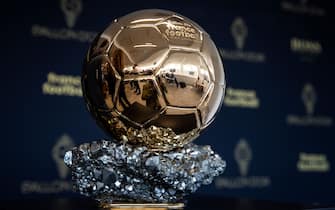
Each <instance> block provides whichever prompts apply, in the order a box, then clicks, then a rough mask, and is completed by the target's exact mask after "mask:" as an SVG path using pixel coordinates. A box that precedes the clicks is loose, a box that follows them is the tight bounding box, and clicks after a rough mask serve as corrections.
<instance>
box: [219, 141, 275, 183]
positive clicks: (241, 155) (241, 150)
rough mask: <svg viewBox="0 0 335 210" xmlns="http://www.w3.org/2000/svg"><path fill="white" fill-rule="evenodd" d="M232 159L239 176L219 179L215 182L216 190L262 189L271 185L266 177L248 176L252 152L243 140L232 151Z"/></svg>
mask: <svg viewBox="0 0 335 210" xmlns="http://www.w3.org/2000/svg"><path fill="white" fill-rule="evenodd" d="M234 158H235V161H236V164H237V167H238V169H239V173H240V176H237V177H224V176H223V177H219V178H217V179H216V181H215V186H216V187H217V188H228V189H240V188H263V187H268V186H270V185H271V179H270V177H268V176H250V175H248V173H249V167H250V165H251V162H252V159H253V151H252V149H251V147H250V145H249V143H248V142H247V141H246V140H245V139H240V141H239V142H238V143H237V144H236V147H235V149H234Z"/></svg>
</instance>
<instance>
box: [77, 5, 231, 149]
mask: <svg viewBox="0 0 335 210" xmlns="http://www.w3.org/2000/svg"><path fill="white" fill-rule="evenodd" d="M82 86H83V94H84V98H85V101H86V103H87V107H88V110H89V111H90V112H91V113H92V115H93V116H94V118H95V119H96V121H97V123H98V124H99V125H100V126H101V127H102V128H103V129H104V130H105V131H107V133H109V134H110V135H112V137H113V138H114V139H115V140H117V141H126V142H128V143H131V144H135V145H141V146H147V147H148V148H149V149H152V150H157V151H167V150H171V149H173V148H176V147H182V146H183V145H185V144H186V143H188V142H190V141H192V140H193V139H194V138H196V137H197V136H198V135H199V133H200V131H202V130H203V129H204V128H205V127H207V126H208V125H209V124H210V123H211V122H212V121H213V119H214V117H215V115H216V113H217V112H218V110H219V108H220V106H221V104H222V101H223V96H224V90H225V77H224V71H223V65H222V62H221V59H220V56H219V53H218V51H217V49H216V47H215V45H214V43H213V41H212V40H211V38H210V37H209V35H208V34H207V33H206V32H205V31H204V30H203V29H202V28H201V27H200V26H199V25H198V24H196V23H195V22H193V21H192V20H190V19H188V18H186V17H184V16H181V15H179V14H176V13H174V12H171V11H165V10H141V11H137V12H134V13H131V14H129V15H126V16H124V17H121V18H120V19H117V20H115V21H113V23H112V24H111V25H110V26H108V27H107V29H106V30H105V31H103V32H102V33H100V34H99V35H98V36H97V37H96V39H95V40H94V41H93V43H92V45H91V47H90V49H89V51H88V53H87V57H86V58H85V61H84V68H83V73H82Z"/></svg>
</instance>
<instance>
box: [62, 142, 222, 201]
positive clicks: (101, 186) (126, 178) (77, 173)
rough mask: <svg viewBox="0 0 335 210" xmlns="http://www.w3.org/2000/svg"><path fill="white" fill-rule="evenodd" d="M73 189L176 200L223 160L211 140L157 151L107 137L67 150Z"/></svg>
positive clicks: (112, 197) (98, 195)
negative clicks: (210, 144)
mask: <svg viewBox="0 0 335 210" xmlns="http://www.w3.org/2000/svg"><path fill="white" fill-rule="evenodd" d="M64 161H65V163H66V165H67V166H68V167H70V168H71V170H72V179H73V183H74V190H75V191H77V192H79V193H81V194H83V195H86V196H90V197H92V198H95V199H96V200H98V201H100V202H102V203H115V202H123V203H124V202H133V203H138V202H143V203H176V202H182V201H183V198H184V196H186V195H188V194H190V193H193V192H195V191H196V190H197V189H198V188H199V187H200V186H201V185H202V184H210V183H211V182H212V180H213V178H214V177H215V176H218V175H219V174H221V173H222V172H223V171H224V169H225V166H226V163H225V161H224V160H222V159H221V157H220V156H219V155H218V154H215V153H214V152H213V151H212V150H211V148H210V147H209V146H198V145H195V144H192V143H190V144H187V145H185V146H184V147H183V148H179V149H176V150H172V151H168V152H160V153H156V152H153V151H150V150H148V149H147V148H146V147H134V146H131V145H128V144H122V143H114V142H111V141H106V140H99V141H93V142H92V143H85V144H82V145H80V146H78V147H74V148H73V149H72V150H71V151H68V152H66V154H65V157H64Z"/></svg>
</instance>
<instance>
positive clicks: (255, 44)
mask: <svg viewBox="0 0 335 210" xmlns="http://www.w3.org/2000/svg"><path fill="white" fill-rule="evenodd" d="M2 7H3V9H4V12H3V13H2V15H4V16H3V17H2V20H3V24H2V28H3V29H2V30H3V31H2V32H1V34H2V35H1V36H2V39H1V41H2V45H4V46H5V47H4V48H2V52H1V58H2V62H3V64H2V65H1V66H2V69H1V79H0V81H1V82H0V84H1V90H2V94H1V95H2V97H1V102H2V103H1V110H2V119H3V120H2V130H1V133H2V138H1V145H2V147H1V148H2V151H1V153H0V155H1V161H2V167H1V174H0V186H1V192H0V193H1V198H16V197H20V196H29V197H30V196H40V195H44V194H47V195H50V194H59V193H69V191H70V190H71V184H70V182H69V178H70V176H69V175H70V174H69V171H68V170H67V168H66V167H65V166H64V165H63V162H62V155H63V153H64V151H65V150H66V149H68V148H70V147H72V146H73V145H77V144H80V143H82V142H88V141H92V140H94V139H98V138H105V137H106V136H105V134H104V133H103V132H102V131H101V130H100V129H99V128H98V127H97V125H96V124H95V122H94V120H93V119H92V118H91V116H90V114H89V113H88V112H87V111H86V109H85V105H84V102H83V99H82V97H81V92H80V91H81V89H80V84H79V81H80V77H79V75H80V72H81V65H82V60H83V57H84V55H85V53H86V50H87V49H88V46H89V43H90V41H91V39H92V37H94V35H95V34H96V33H97V32H99V31H101V30H103V29H104V28H105V27H106V26H107V25H108V24H109V23H110V22H111V21H112V20H113V19H114V18H116V17H119V16H123V15H125V14H127V13H129V12H132V11H135V10H139V9H145V8H160V9H168V10H172V11H175V12H178V13H180V14H182V15H184V16H187V17H189V18H191V19H193V20H194V21H196V22H198V23H199V24H200V25H201V26H202V27H203V28H204V29H205V30H206V31H207V32H208V33H209V34H210V35H211V37H212V39H213V40H214V42H215V43H216V44H217V46H218V48H220V52H221V55H222V57H223V63H224V66H225V71H226V78H227V93H226V98H225V102H224V106H223V107H222V110H221V112H220V114H219V115H218V116H217V118H216V120H215V121H214V123H213V124H212V125H211V126H209V128H208V129H207V130H206V131H205V132H204V133H203V135H202V136H201V137H200V138H199V139H197V140H196V143H197V144H210V145H212V147H213V149H214V150H216V151H217V152H218V153H219V154H221V155H222V156H223V158H224V159H226V160H227V170H226V172H225V173H224V174H223V175H222V176H221V177H219V178H218V179H216V180H215V183H213V184H212V185H210V186H206V187H203V188H201V190H200V191H199V192H198V193H204V194H215V195H220V196H221V195H222V196H238V197H250V198H258V199H273V200H282V201H298V202H321V203H330V202H333V203H335V200H334V194H335V184H334V178H335V176H334V168H333V167H334V164H335V155H334V149H335V138H334V137H335V133H334V117H335V113H334V105H335V100H334V93H333V90H334V87H333V85H334V77H333V75H334V74H333V70H334V65H333V60H331V59H332V56H333V47H331V46H332V44H333V38H334V36H333V33H332V27H333V23H332V22H331V19H332V17H331V12H332V11H331V8H329V6H327V5H325V4H324V3H323V4H322V3H320V2H319V1H294V0H280V1H266V0H264V1H249V2H244V1H230V0H226V1H219V2H217V3H211V2H209V1H186V0H180V1H131V0H123V1H107V0H101V1H93V0H87V1H85V0H72V1H70V0H53V1H40V2H38V1H17V2H15V1H14V2H12V3H10V5H3V6H2Z"/></svg>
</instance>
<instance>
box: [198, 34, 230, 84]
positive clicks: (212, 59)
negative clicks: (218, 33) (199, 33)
mask: <svg viewBox="0 0 335 210" xmlns="http://www.w3.org/2000/svg"><path fill="white" fill-rule="evenodd" d="M200 54H201V55H202V57H203V58H204V60H205V61H206V64H207V65H208V67H209V72H210V74H211V77H212V78H213V80H214V82H215V83H217V84H220V85H225V84H226V82H225V74H224V69H223V64H222V60H221V57H220V54H219V52H218V50H217V48H216V46H215V44H214V42H213V41H212V40H211V38H210V37H209V35H207V34H204V41H203V46H202V48H201V52H200Z"/></svg>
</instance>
